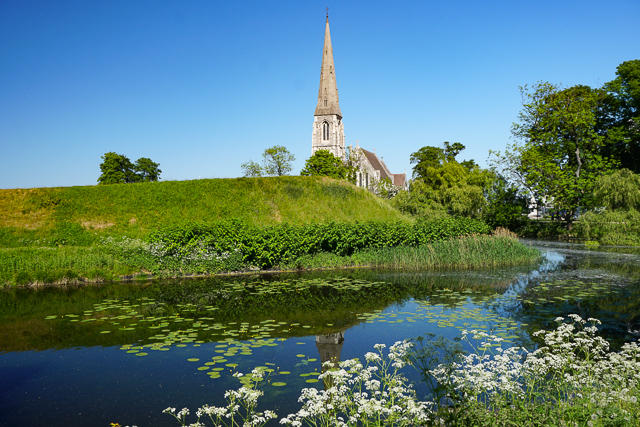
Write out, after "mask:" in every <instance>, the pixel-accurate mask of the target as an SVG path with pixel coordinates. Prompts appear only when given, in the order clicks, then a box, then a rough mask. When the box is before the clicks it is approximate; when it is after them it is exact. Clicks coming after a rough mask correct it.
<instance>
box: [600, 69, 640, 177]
mask: <svg viewBox="0 0 640 427" xmlns="http://www.w3.org/2000/svg"><path fill="white" fill-rule="evenodd" d="M616 76H617V77H616V78H615V79H614V80H613V81H611V82H608V83H606V84H605V85H604V90H605V91H606V92H607V94H608V96H607V98H605V101H604V103H603V104H604V105H603V107H602V117H601V127H602V128H603V131H605V132H606V135H607V139H608V140H609V141H610V145H609V146H608V147H607V150H606V152H607V154H608V155H611V156H612V157H614V158H615V159H616V160H617V161H618V162H619V163H620V165H621V167H623V168H626V169H630V170H632V171H633V172H635V173H640V59H635V60H633V61H626V62H623V63H622V64H620V65H618V67H617V70H616Z"/></svg>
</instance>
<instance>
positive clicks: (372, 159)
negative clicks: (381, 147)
mask: <svg viewBox="0 0 640 427" xmlns="http://www.w3.org/2000/svg"><path fill="white" fill-rule="evenodd" d="M358 148H360V147H358ZM360 150H362V153H363V154H364V156H365V157H366V159H367V161H368V162H369V164H370V165H371V167H372V168H373V169H375V170H378V171H380V179H385V178H388V179H389V180H390V181H391V183H392V184H393V185H397V186H398V187H402V188H404V187H405V186H406V180H407V176H406V174H404V173H391V172H390V171H389V168H388V167H387V165H386V164H385V163H384V161H383V160H382V159H381V158H379V157H378V155H377V154H376V153H375V152H373V153H372V152H371V151H369V150H365V149H364V148H360Z"/></svg>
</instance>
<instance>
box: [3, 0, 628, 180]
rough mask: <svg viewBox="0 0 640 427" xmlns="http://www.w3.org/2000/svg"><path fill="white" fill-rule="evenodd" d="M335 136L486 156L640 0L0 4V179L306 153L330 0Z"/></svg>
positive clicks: (221, 164)
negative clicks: (341, 129) (531, 93)
mask: <svg viewBox="0 0 640 427" xmlns="http://www.w3.org/2000/svg"><path fill="white" fill-rule="evenodd" d="M326 7H329V22H330V26H331V37H332V42H333V49H334V59H335V68H336V77H337V83H338V90H339V93H340V107H341V110H342V114H343V115H344V118H343V120H344V123H345V134H346V138H347V144H354V145H355V143H356V140H357V141H359V143H360V145H361V146H362V147H364V148H367V149H370V150H371V149H374V148H375V149H376V152H377V153H378V154H379V155H382V156H383V158H384V161H385V163H387V165H388V166H389V168H390V169H391V171H392V172H394V173H399V172H403V171H404V170H405V169H406V170H407V174H408V175H410V173H411V165H410V164H409V156H410V154H411V153H412V152H414V151H417V150H418V149H419V148H421V147H423V146H425V145H432V146H439V145H440V144H442V142H443V141H450V142H461V143H463V144H464V145H466V147H467V149H466V150H465V151H464V152H463V153H462V154H461V156H460V157H461V158H463V159H469V158H473V159H475V160H476V161H477V162H478V163H479V164H480V165H482V166H484V165H486V159H487V155H488V152H489V150H490V149H491V150H503V149H504V148H505V146H506V144H507V143H509V141H510V127H511V124H512V123H513V122H514V121H515V120H517V114H518V112H519V110H520V107H521V104H520V101H521V99H520V93H519V89H518V87H519V86H522V85H525V84H529V85H531V84H535V83H536V82H538V81H549V82H553V83H562V84H564V85H566V86H571V85H575V84H585V85H590V86H600V85H602V84H603V83H605V82H607V81H610V80H612V79H613V78H615V70H616V67H617V66H618V65H619V64H620V63H622V62H623V61H627V60H633V59H639V58H640V25H638V22H640V1H638V0H607V1H589V0H580V1H561V0H555V1H529V2H525V1H517V0H509V1H490V0H486V1H455V0H454V1H439V2H436V1H396V2H388V1H387V2H382V1H372V0H369V1H344V0H343V1H336V0H325V1H323V2H318V1H316V0H308V1H306V0H305V1H302V0H296V1H271V2H267V1H224V2H223V1H211V0H206V1H205V0H191V1H177V0H176V1H161V0H154V1H144V0H137V1H132V0H109V1H106V0H105V1H100V0H92V1H86V0H81V1H63V0H56V1H53V0H32V1H30V0H22V1H17V0H3V1H1V2H0V188H29V187H54V186H72V185H94V184H96V180H97V179H98V176H99V175H100V169H99V165H100V162H101V156H102V155H103V154H104V153H106V152H109V151H115V152H117V153H119V154H124V155H126V156H127V157H129V158H130V159H131V160H132V161H135V160H136V159H138V158H139V157H149V158H151V159H152V160H154V161H155V162H158V163H160V168H161V169H162V175H161V179H162V180H187V179H197V178H232V177H238V176H241V174H242V172H241V169H240V165H241V164H242V163H243V162H246V161H247V160H250V159H251V160H254V161H260V160H261V154H262V152H263V151H264V149H266V148H268V147H271V146H273V145H284V146H285V147H287V148H288V149H289V151H291V152H292V153H293V154H294V155H295V156H296V161H295V162H294V170H293V173H294V174H299V172H300V170H301V169H302V167H303V166H304V162H305V160H306V159H307V158H308V157H309V156H310V154H311V129H312V123H313V111H314V109H315V106H316V101H317V91H318V84H319V78H320V64H321V60H322V43H323V37H324V21H325V8H326Z"/></svg>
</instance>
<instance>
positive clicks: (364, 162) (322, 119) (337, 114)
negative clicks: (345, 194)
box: [311, 14, 407, 190]
mask: <svg viewBox="0 0 640 427" xmlns="http://www.w3.org/2000/svg"><path fill="white" fill-rule="evenodd" d="M318 150H328V151H329V152H331V153H332V154H333V155H334V156H336V157H338V158H340V159H342V160H343V161H345V159H346V155H347V150H346V146H345V136H344V123H343V121H342V112H341V111H340V103H339V98H338V85H337V83H336V70H335V65H334V63H333V47H332V46H331V33H330V31H329V15H328V14H327V20H326V23H325V30H324V47H323V50H322V66H321V68H320V87H319V88H318V104H317V105H316V110H315V112H314V113H313V132H312V135H311V155H313V154H315V152H316V151H318ZM350 151H351V152H350V153H349V155H350V156H353V157H352V158H356V159H357V163H358V165H359V171H358V173H357V176H356V185H358V186H359V187H364V188H368V189H370V190H373V189H375V187H376V184H377V183H378V182H380V181H382V180H384V179H389V180H390V181H391V184H392V185H393V186H395V187H397V188H399V189H406V186H407V179H406V173H397V174H392V173H391V172H390V171H389V169H388V168H387V165H385V164H384V161H383V160H382V157H378V155H377V154H376V152H375V149H374V150H373V151H368V150H365V149H364V148H361V147H360V146H359V144H358V143H356V146H355V148H353V147H351V150H350Z"/></svg>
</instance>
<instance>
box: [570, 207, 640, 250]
mask: <svg viewBox="0 0 640 427" xmlns="http://www.w3.org/2000/svg"><path fill="white" fill-rule="evenodd" d="M576 232H577V233H578V236H580V237H582V238H585V239H589V240H597V241H598V242H600V243H601V244H604V245H636V246H638V245H640V213H639V212H638V211H636V210H633V209H631V210H629V211H624V210H616V211H604V212H601V213H596V212H587V213H586V214H584V215H582V216H581V217H580V222H579V223H578V225H577V226H576Z"/></svg>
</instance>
